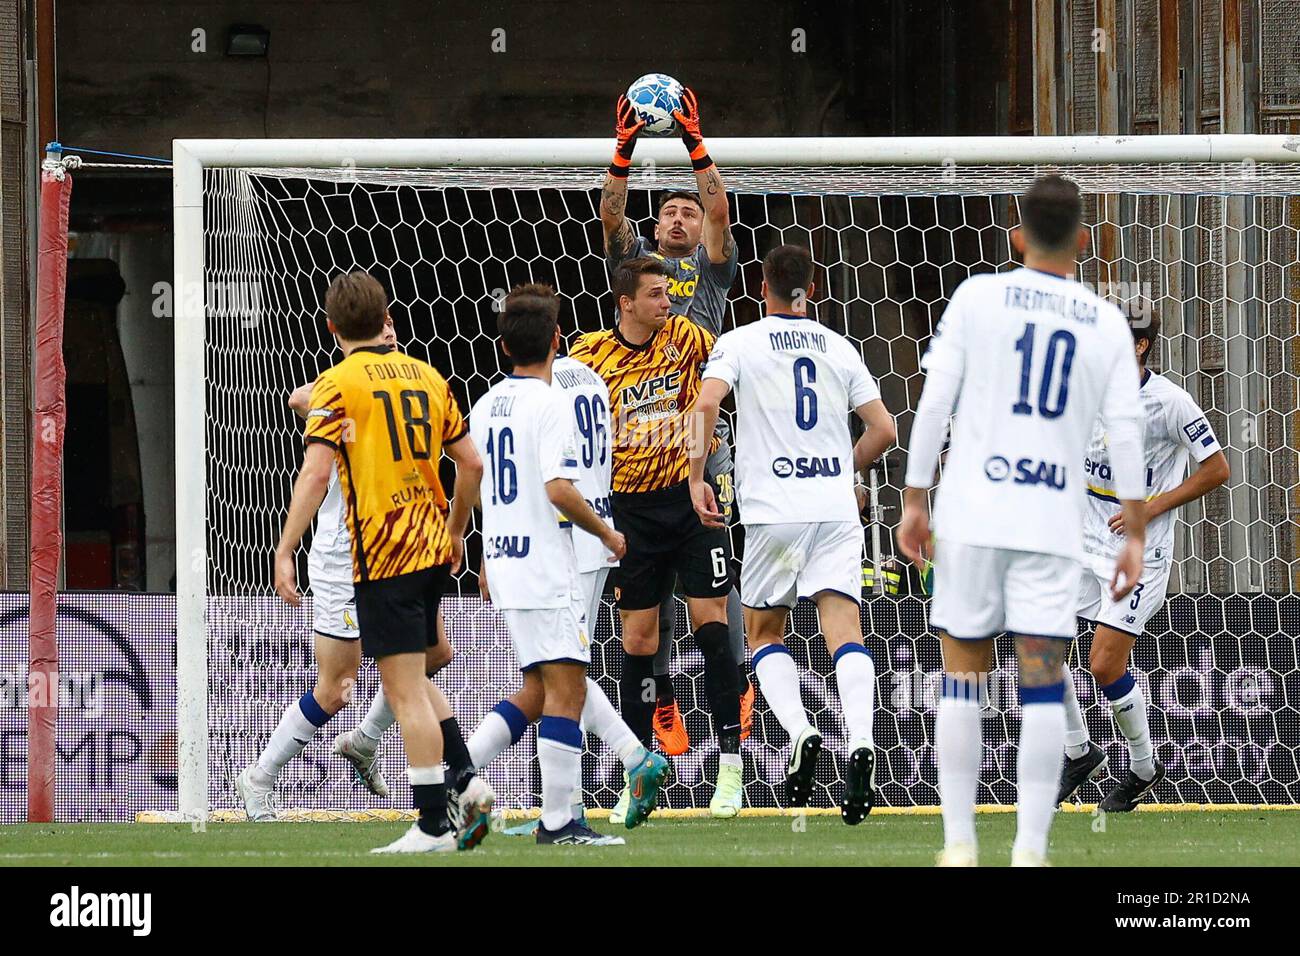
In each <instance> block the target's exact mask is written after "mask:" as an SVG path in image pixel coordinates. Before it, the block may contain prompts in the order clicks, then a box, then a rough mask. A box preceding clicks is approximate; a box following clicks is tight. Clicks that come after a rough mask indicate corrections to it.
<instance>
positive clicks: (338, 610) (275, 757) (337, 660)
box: [236, 316, 469, 823]
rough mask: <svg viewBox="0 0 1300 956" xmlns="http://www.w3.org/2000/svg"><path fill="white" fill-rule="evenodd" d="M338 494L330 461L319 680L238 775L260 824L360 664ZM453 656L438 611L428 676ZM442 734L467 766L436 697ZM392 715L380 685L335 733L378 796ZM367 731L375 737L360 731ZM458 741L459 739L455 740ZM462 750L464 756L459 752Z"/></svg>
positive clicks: (382, 792) (345, 698) (314, 582)
mask: <svg viewBox="0 0 1300 956" xmlns="http://www.w3.org/2000/svg"><path fill="white" fill-rule="evenodd" d="M384 342H385V343H386V344H388V345H392V346H393V347H394V348H396V347H397V333H396V331H395V330H394V328H393V320H392V317H391V316H389V317H388V318H387V319H386V320H385V322H384ZM314 384H315V383H314V382H308V383H307V384H305V385H301V386H299V387H298V388H296V389H295V390H294V391H293V393H292V394H291V395H290V396H289V401H288V404H289V408H290V409H292V410H293V411H294V413H295V414H297V415H298V417H300V418H306V417H307V412H308V410H309V408H310V403H311V391H312V388H313V386H314ZM343 509H344V505H343V494H342V490H341V488H340V486H339V476H338V468H337V466H331V468H330V478H329V486H328V488H327V490H326V492H325V499H324V500H323V501H322V502H321V505H320V508H319V509H317V511H316V528H315V531H314V532H313V534H312V540H311V550H310V551H309V552H308V554H307V575H308V578H307V579H308V581H309V582H310V583H311V591H312V631H313V651H314V656H315V659H316V684H315V686H314V687H313V688H312V690H311V691H310V692H309V693H307V694H304V695H303V696H302V697H301V698H300V699H299V700H298V701H296V702H294V703H293V704H291V705H290V706H289V707H288V708H286V709H285V712H284V714H283V716H281V718H280V722H279V723H278V724H277V725H276V728H275V730H274V731H272V733H271V736H270V738H269V739H268V741H267V744H266V747H265V748H263V750H262V752H261V753H260V754H259V755H258V758H257V760H256V761H255V762H254V763H253V764H251V765H250V766H249V767H248V768H246V769H245V770H244V771H243V772H242V773H241V774H240V775H239V778H238V779H237V780H236V790H237V791H238V792H239V796H240V798H241V800H242V801H243V803H244V809H245V811H246V812H247V814H248V818H249V820H251V821H253V822H255V823H264V822H269V821H273V820H275V819H276V813H277V811H276V806H275V782H276V778H277V777H278V776H279V774H280V771H281V770H282V769H284V767H285V765H286V764H287V763H288V762H289V761H290V760H292V759H293V758H294V757H296V756H298V754H300V753H302V751H303V749H304V748H305V747H306V746H307V744H308V742H310V740H311V738H312V737H313V736H315V734H316V731H317V730H318V729H320V727H322V726H324V724H325V723H326V721H328V720H330V718H332V717H333V716H334V715H335V714H336V713H338V712H339V711H340V710H341V709H342V708H343V707H344V706H345V705H346V704H347V703H348V702H349V701H350V700H351V692H352V689H353V688H354V687H355V686H356V680H357V671H358V669H359V668H360V666H361V631H360V630H359V629H358V627H357V609H356V600H355V597H354V594H353V588H352V537H351V535H350V534H349V533H348V528H347V524H346V522H345V520H344V513H343ZM451 658H452V652H451V646H450V645H449V644H448V642H447V635H446V628H445V626H444V623H443V619H442V611H441V610H439V612H438V643H437V644H434V645H433V646H432V647H430V648H429V650H428V652H427V655H426V659H425V668H426V672H427V673H428V675H429V677H433V675H434V674H436V673H437V672H438V671H440V670H441V669H442V668H443V667H445V666H446V665H447V664H448V663H449V662H450V661H451ZM435 710H436V711H437V712H438V714H437V715H438V717H439V721H440V724H441V727H442V732H443V737H444V757H445V758H446V759H447V760H448V762H449V763H451V764H453V767H452V769H453V773H463V771H464V769H465V768H466V767H468V766H469V761H468V752H467V751H466V750H465V746H464V741H463V738H462V737H461V732H460V727H459V724H457V722H456V718H455V716H454V715H453V714H451V713H450V712H449V711H445V710H444V708H442V706H441V704H440V703H439V705H437V706H436V707H435ZM394 722H395V718H394V716H393V711H392V709H391V708H390V707H389V706H388V703H387V700H386V699H385V697H384V692H383V690H382V689H381V690H379V691H377V692H376V694H375V697H374V699H373V700H372V701H371V704H370V707H369V709H368V710H367V712H366V716H365V718H364V719H363V720H362V722H361V725H360V726H359V727H358V728H357V729H356V730H353V731H350V732H344V733H342V734H339V735H338V736H337V737H335V738H334V752H335V753H336V754H338V755H339V756H341V757H343V758H344V759H346V760H347V761H348V762H349V763H350V764H352V766H353V768H354V769H355V771H356V774H357V777H358V778H359V779H360V781H361V782H362V783H363V784H364V785H365V787H366V789H367V790H369V791H370V792H371V793H373V794H375V796H379V797H386V796H388V783H387V781H386V780H385V779H384V774H383V769H382V768H381V767H380V766H379V763H378V761H377V759H376V747H377V745H378V742H379V738H380V737H381V736H382V735H383V733H384V731H386V730H387V729H388V728H389V727H391V726H392V725H393V723H394ZM366 733H369V734H371V735H372V736H370V737H367V736H364V735H365V734H366ZM458 741H459V744H458V743H457V742H458ZM458 754H463V757H462V759H461V760H457V759H456V755H458Z"/></svg>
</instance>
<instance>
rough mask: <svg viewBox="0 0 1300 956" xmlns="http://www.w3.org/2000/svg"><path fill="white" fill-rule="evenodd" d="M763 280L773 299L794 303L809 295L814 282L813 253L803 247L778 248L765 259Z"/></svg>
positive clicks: (786, 246) (788, 246) (787, 246)
mask: <svg viewBox="0 0 1300 956" xmlns="http://www.w3.org/2000/svg"><path fill="white" fill-rule="evenodd" d="M763 279H764V280H765V281H766V282H767V291H768V293H769V294H770V295H771V296H772V298H774V299H777V300H778V301H781V302H793V301H794V300H795V299H796V298H799V297H800V293H802V294H803V296H807V295H808V290H809V289H810V288H811V287H812V280H813V260H812V253H811V252H809V251H808V250H807V249H805V248H804V247H803V246H790V245H785V246H777V247H776V248H775V249H772V250H771V251H770V252H768V254H767V255H765V256H764V257H763Z"/></svg>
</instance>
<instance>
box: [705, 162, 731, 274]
mask: <svg viewBox="0 0 1300 956" xmlns="http://www.w3.org/2000/svg"><path fill="white" fill-rule="evenodd" d="M695 184H696V185H697V186H698V187H699V190H700V202H701V203H702V204H703V206H704V230H703V233H702V235H701V239H702V240H703V242H704V250H705V252H707V253H708V254H709V261H710V262H712V263H714V264H718V265H720V264H721V263H724V262H727V261H728V260H730V259H731V256H732V254H733V253H734V252H735V249H736V240H735V238H734V237H733V236H732V235H731V209H730V207H729V206H728V205H727V186H726V184H725V183H724V182H723V181H722V174H721V173H720V172H718V167H717V166H710V167H709V168H708V169H699V170H696V171H695Z"/></svg>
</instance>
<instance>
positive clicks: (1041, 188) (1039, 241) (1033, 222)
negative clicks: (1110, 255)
mask: <svg viewBox="0 0 1300 956" xmlns="http://www.w3.org/2000/svg"><path fill="white" fill-rule="evenodd" d="M1082 220H1083V202H1082V200H1080V198H1079V187H1078V186H1076V185H1075V184H1074V183H1072V182H1070V180H1068V179H1066V178H1064V177H1063V176H1043V177H1042V178H1041V179H1037V180H1035V181H1034V184H1033V185H1032V186H1030V187H1029V191H1028V192H1026V193H1025V194H1024V195H1023V196H1021V197H1020V223H1021V225H1022V226H1023V227H1024V230H1025V233H1026V237H1027V238H1028V239H1029V242H1030V244H1031V245H1034V246H1036V247H1038V248H1039V249H1042V250H1043V251H1044V252H1064V251H1065V250H1066V249H1069V248H1071V247H1072V246H1073V245H1074V242H1075V237H1076V236H1077V235H1078V233H1079V224H1080V222H1082Z"/></svg>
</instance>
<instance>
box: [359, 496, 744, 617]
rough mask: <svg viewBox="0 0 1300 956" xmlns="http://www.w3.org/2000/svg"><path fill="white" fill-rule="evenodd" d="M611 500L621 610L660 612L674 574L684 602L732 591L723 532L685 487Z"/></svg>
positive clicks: (729, 547)
mask: <svg viewBox="0 0 1300 956" xmlns="http://www.w3.org/2000/svg"><path fill="white" fill-rule="evenodd" d="M612 501H613V506H614V527H616V528H617V529H618V530H619V531H621V532H622V533H623V534H624V535H625V536H626V537H627V554H626V555H624V556H623V560H622V561H620V562H619V566H618V568H616V569H615V571H614V578H615V583H616V584H617V587H618V591H617V593H618V606H619V607H620V608H621V609H622V610H624V611H641V610H645V609H646V608H652V607H658V606H659V602H660V600H662V598H663V595H664V591H665V589H667V588H671V587H672V584H673V576H674V575H676V577H677V579H678V580H679V581H681V583H682V590H683V591H685V592H686V596H687V597H693V598H715V597H725V596H726V595H727V594H728V593H729V592H730V591H731V586H732V580H731V543H730V539H729V537H728V535H727V532H726V530H724V529H722V528H706V527H704V525H702V524H701V523H700V519H699V516H698V515H696V513H695V508H694V507H693V506H692V505H691V492H690V486H689V485H688V484H687V483H686V482H684V481H683V482H682V483H681V484H677V485H672V486H671V487H668V488H661V489H659V490H658V491H642V492H633V493H626V492H618V491H616V492H614V494H613V495H612ZM362 633H363V634H364V633H365V632H364V630H363V631H362Z"/></svg>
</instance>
